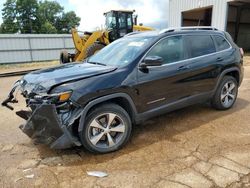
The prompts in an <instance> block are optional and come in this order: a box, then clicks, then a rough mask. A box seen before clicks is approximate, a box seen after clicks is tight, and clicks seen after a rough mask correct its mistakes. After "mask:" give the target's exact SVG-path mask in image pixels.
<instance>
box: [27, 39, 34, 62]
mask: <svg viewBox="0 0 250 188" xmlns="http://www.w3.org/2000/svg"><path fill="white" fill-rule="evenodd" d="M28 41H29V52H30V62H33V60H34V59H33V54H32V48H31V41H30V36H28Z"/></svg>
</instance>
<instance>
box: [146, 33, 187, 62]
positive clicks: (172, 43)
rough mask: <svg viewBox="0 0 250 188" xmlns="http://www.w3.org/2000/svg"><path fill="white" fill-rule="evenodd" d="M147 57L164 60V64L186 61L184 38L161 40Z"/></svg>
mask: <svg viewBox="0 0 250 188" xmlns="http://www.w3.org/2000/svg"><path fill="white" fill-rule="evenodd" d="M147 56H159V57H162V58H163V60H164V62H163V63H164V64H167V63H172V62H176V61H180V60H183V59H184V57H185V56H184V50H183V38H182V37H181V36H176V37H169V38H166V39H163V40H161V41H160V42H159V43H158V44H156V46H154V47H153V49H152V50H151V51H150V52H149V53H148V54H147Z"/></svg>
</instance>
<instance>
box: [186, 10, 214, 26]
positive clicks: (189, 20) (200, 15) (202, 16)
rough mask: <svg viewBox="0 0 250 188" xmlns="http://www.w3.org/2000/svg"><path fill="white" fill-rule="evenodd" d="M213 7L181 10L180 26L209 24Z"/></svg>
mask: <svg viewBox="0 0 250 188" xmlns="http://www.w3.org/2000/svg"><path fill="white" fill-rule="evenodd" d="M212 13H213V7H211V6H210V7H205V8H200V9H194V10H189V11H185V12H182V26H211V22H212Z"/></svg>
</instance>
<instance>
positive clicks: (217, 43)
mask: <svg viewBox="0 0 250 188" xmlns="http://www.w3.org/2000/svg"><path fill="white" fill-rule="evenodd" d="M242 79H243V52H242V49H240V48H239V47H238V46H237V45H236V44H235V43H234V42H233V40H232V38H231V37H230V35H229V34H228V33H226V32H223V31H218V30H217V29H215V28H212V27H194V28H177V29H167V30H163V31H161V32H156V31H154V32H145V33H131V34H129V35H128V36H125V37H123V38H122V39H119V40H117V41H115V42H113V43H111V44H110V45H108V46H107V47H105V48H104V49H102V50H101V51H99V52H98V53H97V54H95V55H94V56H92V57H90V58H89V59H87V60H85V62H84V63H81V64H78V63H73V64H66V65H60V66H57V67H53V68H49V69H44V70H39V71H35V72H31V73H29V74H27V75H25V76H24V77H23V78H21V79H20V80H18V81H17V82H16V83H15V84H14V86H13V89H12V90H11V92H10V94H9V96H8V98H7V99H6V100H5V101H3V103H2V105H3V106H6V107H8V108H10V109H13V108H12V107H11V106H10V105H9V103H15V102H17V100H16V99H15V97H14V93H15V90H16V89H17V88H19V90H20V91H21V94H22V95H23V96H24V97H25V99H26V103H27V107H29V110H28V111H18V112H16V113H17V115H19V116H20V117H22V118H24V119H26V120H27V122H26V124H25V125H21V126H20V128H21V130H22V131H23V132H24V133H25V134H27V135H28V136H29V137H30V138H32V139H33V140H34V141H36V142H38V143H43V144H47V145H49V146H50V147H51V148H55V149H63V148H69V147H72V146H84V147H85V148H86V149H88V150H89V151H91V152H96V153H107V152H112V151H115V150H118V149H120V148H121V147H122V146H123V145H124V144H125V143H126V142H127V141H128V139H129V137H130V134H131V130H132V125H135V124H138V123H141V122H143V121H145V120H147V119H149V118H152V117H154V116H158V115H160V114H163V113H167V112H170V111H173V110H176V109H179V108H183V107H185V106H189V105H193V104H195V103H200V102H206V101H211V104H212V106H213V107H214V108H216V109H218V110H227V109H229V108H231V107H232V106H233V105H234V103H235V101H236V98H237V94H238V87H239V86H240V84H241V82H242Z"/></svg>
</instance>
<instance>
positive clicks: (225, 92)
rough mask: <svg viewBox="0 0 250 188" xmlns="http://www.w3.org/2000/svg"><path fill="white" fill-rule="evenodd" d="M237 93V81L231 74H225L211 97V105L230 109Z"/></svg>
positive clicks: (221, 108)
mask: <svg viewBox="0 0 250 188" xmlns="http://www.w3.org/2000/svg"><path fill="white" fill-rule="evenodd" d="M237 95H238V83H237V81H236V79H235V78H234V77H232V76H225V77H224V78H223V79H222V81H221V83H220V84H219V87H218V88H217V90H216V93H215V95H214V97H213V99H212V106H213V107H214V108H216V109H218V110H227V109H230V108H231V107H232V106H233V105H234V103H235V101H236V98H237Z"/></svg>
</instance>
